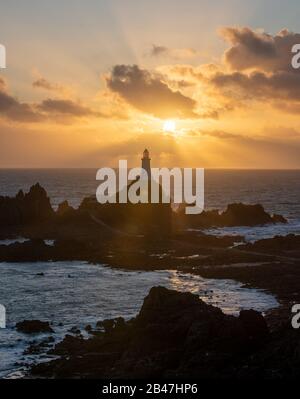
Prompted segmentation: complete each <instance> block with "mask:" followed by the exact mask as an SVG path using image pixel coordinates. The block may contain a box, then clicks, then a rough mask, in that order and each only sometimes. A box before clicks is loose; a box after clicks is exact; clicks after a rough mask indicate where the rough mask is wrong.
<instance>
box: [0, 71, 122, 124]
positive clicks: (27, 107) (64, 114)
mask: <svg viewBox="0 0 300 399" xmlns="http://www.w3.org/2000/svg"><path fill="white" fill-rule="evenodd" d="M0 116H2V117H3V118H6V119H8V120H10V121H14V122H42V121H54V122H70V121H72V118H75V117H78V118H81V117H87V116H91V117H96V118H118V119H120V118H122V119H124V118H125V117H126V116H125V114H124V113H123V114H122V113H116V112H109V113H102V112H98V111H94V110H93V109H91V108H89V107H87V106H85V105H82V104H81V103H79V102H75V101H72V100H67V99H52V98H48V99H46V100H44V101H42V102H41V103H39V104H34V103H33V104H30V103H23V102H20V101H19V100H18V99H17V98H15V97H13V96H12V95H11V94H9V92H8V91H7V86H6V82H5V81H4V80H3V79H2V78H0Z"/></svg>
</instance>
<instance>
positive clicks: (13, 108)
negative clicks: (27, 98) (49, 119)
mask: <svg viewBox="0 0 300 399" xmlns="http://www.w3.org/2000/svg"><path fill="white" fill-rule="evenodd" d="M0 115H1V116H3V117H5V118H7V119H9V120H14V121H17V122H38V121H40V120H41V119H42V117H41V115H39V114H38V113H36V112H35V111H34V109H33V108H32V107H31V106H30V105H29V104H27V103H22V102H20V101H19V100H18V99H16V98H14V97H13V96H11V95H10V94H9V93H8V92H7V86H6V83H5V81H4V80H3V79H1V80H0Z"/></svg>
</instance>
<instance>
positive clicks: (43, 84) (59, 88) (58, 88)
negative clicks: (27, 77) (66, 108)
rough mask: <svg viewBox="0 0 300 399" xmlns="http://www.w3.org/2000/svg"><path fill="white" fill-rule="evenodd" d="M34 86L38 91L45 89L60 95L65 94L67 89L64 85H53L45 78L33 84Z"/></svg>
mask: <svg viewBox="0 0 300 399" xmlns="http://www.w3.org/2000/svg"><path fill="white" fill-rule="evenodd" d="M32 86H33V87H34V88H37V89H44V90H48V91H54V92H58V93H65V92H66V91H67V88H66V87H65V86H63V85H59V84H57V83H51V82H50V81H49V80H47V79H45V78H38V79H36V80H35V81H34V82H33V83H32Z"/></svg>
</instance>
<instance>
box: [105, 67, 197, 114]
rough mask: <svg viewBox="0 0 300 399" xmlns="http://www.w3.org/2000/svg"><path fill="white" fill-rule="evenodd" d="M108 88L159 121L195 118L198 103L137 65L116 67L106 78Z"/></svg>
mask: <svg viewBox="0 0 300 399" xmlns="http://www.w3.org/2000/svg"><path fill="white" fill-rule="evenodd" d="M106 81H107V86H108V88H109V89H110V90H111V91H113V92H115V93H117V94H119V95H120V96H121V97H122V98H123V99H124V100H125V101H127V102H128V103H129V104H130V105H132V106H133V107H135V108H136V109H138V110H140V111H142V112H144V113H147V114H151V115H153V116H156V117H158V118H175V117H177V118H195V117H197V115H196V113H195V112H194V108H195V107H196V101H195V100H193V99H192V98H190V97H187V96H185V95H183V94H182V93H181V92H180V91H178V90H177V91H173V90H171V89H170V87H169V86H168V85H167V83H165V82H164V81H163V78H162V76H160V75H157V74H152V73H150V72H149V71H147V70H145V69H141V68H139V67H138V66H137V65H116V66H114V68H113V70H112V72H111V74H110V76H108V77H107V79H106Z"/></svg>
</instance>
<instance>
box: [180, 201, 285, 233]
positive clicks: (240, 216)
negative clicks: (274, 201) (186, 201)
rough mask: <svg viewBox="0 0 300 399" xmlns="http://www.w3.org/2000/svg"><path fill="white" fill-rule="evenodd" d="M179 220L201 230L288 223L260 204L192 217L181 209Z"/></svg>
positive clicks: (234, 205) (229, 206)
mask: <svg viewBox="0 0 300 399" xmlns="http://www.w3.org/2000/svg"><path fill="white" fill-rule="evenodd" d="M179 218H180V219H183V220H185V223H186V224H188V225H189V226H192V227H199V228H208V227H232V226H258V225H263V224H268V223H287V220H286V219H285V218H284V217H283V216H281V215H274V216H272V215H270V214H268V213H267V212H266V211H265V210H264V208H263V206H262V205H260V204H256V205H246V204H242V203H236V204H229V205H228V206H227V209H226V210H225V211H224V212H219V211H218V210H209V211H203V212H202V213H201V214H199V215H192V216H186V215H185V214H184V208H181V210H180V212H179Z"/></svg>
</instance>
